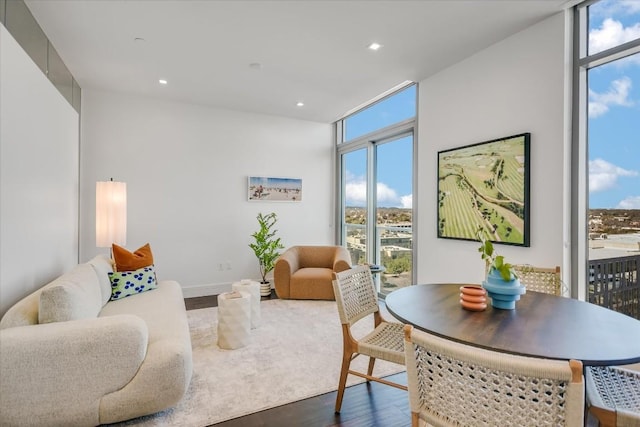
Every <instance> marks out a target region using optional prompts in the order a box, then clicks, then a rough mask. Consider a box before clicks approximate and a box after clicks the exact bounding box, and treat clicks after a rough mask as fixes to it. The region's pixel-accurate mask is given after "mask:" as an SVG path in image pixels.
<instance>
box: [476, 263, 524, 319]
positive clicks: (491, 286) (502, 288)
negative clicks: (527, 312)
mask: <svg viewBox="0 0 640 427" xmlns="http://www.w3.org/2000/svg"><path fill="white" fill-rule="evenodd" d="M482 286H483V287H484V288H485V289H486V290H487V294H488V295H489V297H490V298H491V305H492V306H493V307H495V308H501V309H503V310H513V309H515V308H516V301H518V300H520V295H523V294H524V293H525V292H526V288H525V287H524V285H522V284H521V283H520V280H518V279H517V278H516V277H514V276H513V275H512V279H511V280H504V279H503V278H502V276H501V275H500V272H499V271H497V270H496V269H493V268H492V269H491V270H490V271H489V274H488V275H487V280H485V281H484V282H483V283H482Z"/></svg>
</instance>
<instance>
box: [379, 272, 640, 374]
mask: <svg viewBox="0 0 640 427" xmlns="http://www.w3.org/2000/svg"><path fill="white" fill-rule="evenodd" d="M460 286H463V285H462V284H429V285H414V286H408V287H406V288H401V289H398V290H395V291H393V292H391V293H390V294H388V295H387V297H386V300H385V302H386V306H387V309H388V311H389V312H390V313H391V314H392V315H393V316H394V317H396V318H397V319H398V320H400V321H401V322H403V323H406V324H411V325H413V326H414V327H416V328H417V329H420V330H422V331H425V332H428V333H431V334H434V335H438V336H440V337H443V338H446V339H450V340H454V341H458V342H461V343H464V344H469V345H473V346H477V347H482V348H486V349H489V350H494V351H499V352H504V353H511V354H518V355H523V356H531V357H541V358H548V359H560V360H569V359H576V360H580V361H582V363H583V365H585V366H590V365H591V366H593V365H625V364H631V363H638V362H640V320H636V319H634V318H632V317H629V316H626V315H624V314H621V313H617V312H615V311H612V310H609V309H606V308H603V307H600V306H597V305H595V304H591V303H587V302H584V301H578V300H575V299H571V298H563V297H558V296H554V295H548V294H543V293H539V292H532V291H527V293H526V294H524V295H522V297H521V299H520V301H518V302H517V303H516V308H515V309H514V310H501V309H497V308H493V307H491V305H490V304H487V305H488V307H487V308H486V309H485V310H484V311H468V310H465V309H464V308H462V306H461V305H460Z"/></svg>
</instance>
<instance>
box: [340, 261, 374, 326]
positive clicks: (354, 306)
mask: <svg viewBox="0 0 640 427" xmlns="http://www.w3.org/2000/svg"><path fill="white" fill-rule="evenodd" d="M333 278H334V280H333V293H334V294H335V296H336V303H337V305H338V313H339V314H340V321H341V322H342V324H343V325H349V326H351V325H353V324H354V323H356V322H357V321H358V320H360V319H362V318H363V317H366V316H368V315H369V314H372V313H375V312H377V311H378V310H379V307H378V293H377V292H376V287H375V284H374V283H373V278H372V277H371V270H370V269H369V267H368V266H366V265H359V266H356V267H353V268H351V269H349V270H345V271H341V272H339V273H333Z"/></svg>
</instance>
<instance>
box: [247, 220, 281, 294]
mask: <svg viewBox="0 0 640 427" xmlns="http://www.w3.org/2000/svg"><path fill="white" fill-rule="evenodd" d="M256 219H257V220H258V225H259V229H258V231H256V232H255V233H253V234H252V235H251V237H253V239H254V242H253V243H249V247H250V248H251V249H252V250H253V253H254V254H255V256H256V258H258V264H259V266H260V276H261V277H262V281H261V282H260V283H261V284H262V285H268V286H269V288H268V291H267V287H266V286H262V287H261V294H262V295H263V296H265V295H268V294H269V293H270V292H271V288H270V285H269V281H268V280H267V274H269V272H270V271H271V270H273V268H274V266H275V262H276V259H277V258H278V256H280V252H279V250H280V249H283V248H284V245H282V243H281V241H280V238H279V237H276V233H277V232H278V230H274V229H273V227H275V225H276V222H277V221H278V218H277V216H276V214H275V212H271V213H269V214H266V215H263V214H262V213H259V214H258V216H257V217H256Z"/></svg>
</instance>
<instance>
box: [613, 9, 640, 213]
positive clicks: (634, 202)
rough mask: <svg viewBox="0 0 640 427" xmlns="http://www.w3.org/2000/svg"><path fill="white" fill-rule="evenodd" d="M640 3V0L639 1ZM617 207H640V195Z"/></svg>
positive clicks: (621, 202) (625, 200)
mask: <svg viewBox="0 0 640 427" xmlns="http://www.w3.org/2000/svg"><path fill="white" fill-rule="evenodd" d="M639 3H640V2H639ZM616 208H617V209H640V196H629V197H627V198H626V199H624V200H622V201H620V203H618V206H616Z"/></svg>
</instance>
